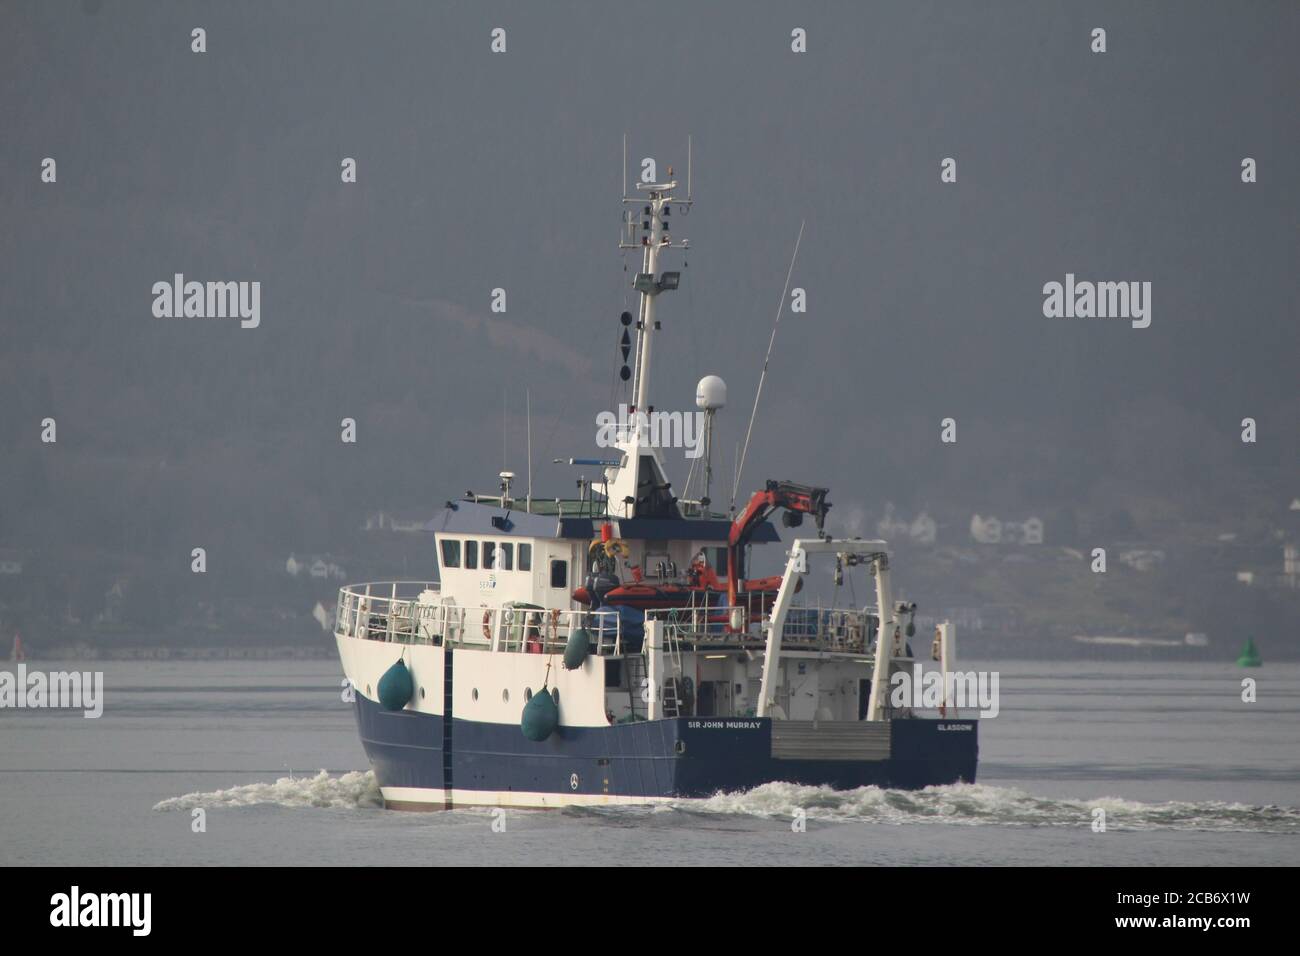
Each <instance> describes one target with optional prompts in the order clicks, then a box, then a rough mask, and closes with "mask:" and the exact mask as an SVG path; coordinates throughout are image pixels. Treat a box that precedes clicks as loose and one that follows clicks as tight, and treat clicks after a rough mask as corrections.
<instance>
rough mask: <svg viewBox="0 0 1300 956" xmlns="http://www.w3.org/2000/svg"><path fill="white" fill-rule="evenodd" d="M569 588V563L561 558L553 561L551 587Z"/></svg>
mask: <svg viewBox="0 0 1300 956" xmlns="http://www.w3.org/2000/svg"><path fill="white" fill-rule="evenodd" d="M568 586H569V562H568V561H562V560H560V559H559V558H552V559H551V587H553V588H567V587H568Z"/></svg>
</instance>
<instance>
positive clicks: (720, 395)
mask: <svg viewBox="0 0 1300 956" xmlns="http://www.w3.org/2000/svg"><path fill="white" fill-rule="evenodd" d="M695 404H696V406H698V407H699V408H702V409H704V410H705V411H710V412H713V411H717V410H718V409H719V408H723V407H725V406H726V404H727V383H726V382H724V381H723V380H722V379H720V378H719V377H718V376H716V375H706V376H704V378H702V379H700V384H698V385H696V386H695Z"/></svg>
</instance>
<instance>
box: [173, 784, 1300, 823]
mask: <svg viewBox="0 0 1300 956" xmlns="http://www.w3.org/2000/svg"><path fill="white" fill-rule="evenodd" d="M382 805H383V801H382V799H381V797H380V793H379V786H378V784H377V783H376V782H375V775H374V773H373V772H371V771H365V772H364V773H362V772H357V771H353V772H350V773H344V774H340V775H337V776H331V775H330V774H329V773H327V772H326V771H324V770H322V771H320V772H319V773H317V774H316V775H315V776H311V777H281V778H280V779H279V780H276V781H275V782H274V783H254V784H245V785H243V786H238V787H230V788H228V789H225V790H213V791H208V792H195V793H187V794H184V795H183V796H179V797H171V798H169V799H167V800H162V801H160V802H159V803H157V804H156V805H155V806H154V809H155V810H163V811H167V810H192V809H194V808H195V807H202V808H204V809H209V810H211V809H224V808H230V807H253V806H276V807H286V808H288V809H294V810H297V809H310V808H318V809H319V808H343V809H353V810H362V811H372V810H379V809H381V808H382ZM1098 809H1100V810H1103V811H1105V817H1104V819H1105V824H1106V827H1107V828H1108V829H1115V830H1160V829H1169V830H1206V831H1212V832H1254V833H1278V834H1292V835H1295V834H1300V808H1296V807H1284V806H1252V805H1249V804H1244V803H1224V802H1222V801H1218V800H1206V801H1199V802H1198V801H1170V802H1166V803H1142V802H1140V801H1137V800H1124V799H1122V798H1120V797H1097V798H1092V799H1078V800H1062V799H1052V798H1047V797H1039V796H1035V795H1034V794H1032V793H1027V792H1025V791H1024V790H1019V789H1016V788H1014V787H997V786H992V785H989V784H956V785H953V786H944V787H927V788H926V789H924V790H882V789H880V788H879V787H861V788H859V789H857V790H832V789H831V788H830V787H808V786H800V785H799V784H793V783H769V784H765V785H763V786H761V787H756V788H754V789H753V790H747V791H743V792H737V793H719V794H716V795H715V796H712V797H709V798H707V799H702V800H680V801H675V802H672V803H667V804H656V805H653V806H649V807H646V808H644V809H642V810H640V812H653V813H659V814H664V813H684V814H734V815H737V816H753V817H759V818H764V819H772V818H777V819H793V818H794V817H795V815H796V814H800V813H802V814H803V816H804V817H805V818H806V819H808V820H812V821H817V822H828V823H851V822H866V823H878V824H886V825H890V826H904V825H907V824H916V823H937V824H949V825H952V826H1004V827H1005V826H1012V827H1083V828H1088V829H1091V827H1092V825H1093V821H1094V820H1096V819H1097V818H1098V817H1097V814H1096V813H1095V811H1096V810H1098ZM598 810H599V814H600V815H619V816H622V817H624V818H634V817H635V815H636V814H637V812H638V808H632V807H601V808H598ZM480 812H482V811H480ZM575 812H576V814H577V815H581V813H582V811H581V809H579V808H575Z"/></svg>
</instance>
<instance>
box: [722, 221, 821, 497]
mask: <svg viewBox="0 0 1300 956" xmlns="http://www.w3.org/2000/svg"><path fill="white" fill-rule="evenodd" d="M807 221H808V220H806V219H805V220H803V221H801V222H800V223H799V236H798V237H797V238H796V239H795V241H794V254H793V255H792V256H790V268H789V269H788V270H787V271H786V274H785V288H784V289H782V290H781V301H780V302H778V303H777V305H776V321H775V322H773V323H772V337H771V338H770V339H768V342H767V355H766V356H765V357H764V359H763V371H762V372H760V373H759V376H758V391H756V392H755V393H754V409H753V411H751V412H750V413H749V427H748V428H747V429H745V447H744V448H743V449H742V450H741V452H740V461H739V463H738V464H737V465H736V483H735V484H734V485H732V486H731V509H732V510H733V511H734V510H735V509H736V495H737V494H739V493H740V476H741V473H743V472H744V470H745V455H747V454H748V453H749V436H750V435H752V434H753V433H754V418H755V417H756V416H757V415H758V400H759V398H761V397H762V395H763V382H764V380H765V379H766V378H767V363H768V362H770V361H772V346H773V345H775V344H776V327H777V326H778V325H780V324H781V312H782V311H783V310H784V309H785V297H786V294H787V293H789V291H790V277H791V276H792V275H794V263H795V260H796V259H798V258H799V243H801V242H802V241H803V227H804V225H805V224H806V223H807Z"/></svg>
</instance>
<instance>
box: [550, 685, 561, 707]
mask: <svg viewBox="0 0 1300 956" xmlns="http://www.w3.org/2000/svg"><path fill="white" fill-rule="evenodd" d="M551 700H553V701H555V706H556V707H558V706H560V688H558V687H552V688H551Z"/></svg>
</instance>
